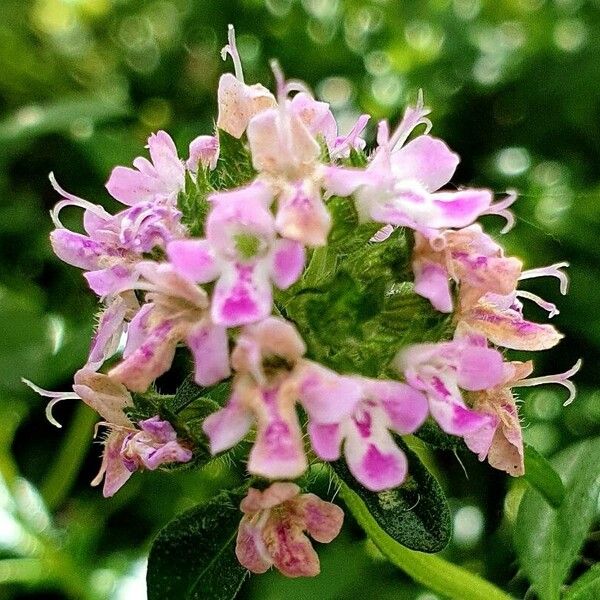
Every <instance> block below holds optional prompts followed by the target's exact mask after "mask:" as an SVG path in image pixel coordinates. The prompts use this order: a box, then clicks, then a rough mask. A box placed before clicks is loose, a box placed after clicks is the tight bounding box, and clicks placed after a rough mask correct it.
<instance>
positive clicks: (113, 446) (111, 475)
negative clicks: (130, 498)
mask: <svg viewBox="0 0 600 600" xmlns="http://www.w3.org/2000/svg"><path fill="white" fill-rule="evenodd" d="M126 435H127V434H126V433H124V432H121V431H118V430H117V431H113V432H111V433H110V434H109V436H108V438H107V439H106V441H105V442H104V452H103V454H102V466H101V467H100V471H99V473H98V475H96V477H95V478H94V480H93V481H92V485H98V484H99V483H100V482H101V481H102V479H104V487H103V490H102V495H103V496H104V497H105V498H110V497H111V496H114V495H115V494H116V493H117V492H118V491H119V490H120V489H121V487H123V485H125V483H126V482H127V480H128V479H129V478H130V477H131V471H130V470H129V469H127V467H126V466H125V464H124V463H123V461H122V459H121V448H122V446H123V442H124V440H125V437H126Z"/></svg>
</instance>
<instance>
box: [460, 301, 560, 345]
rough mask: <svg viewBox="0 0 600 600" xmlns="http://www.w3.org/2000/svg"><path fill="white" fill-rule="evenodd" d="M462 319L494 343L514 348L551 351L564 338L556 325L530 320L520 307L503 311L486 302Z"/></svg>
mask: <svg viewBox="0 0 600 600" xmlns="http://www.w3.org/2000/svg"><path fill="white" fill-rule="evenodd" d="M462 318H463V320H464V321H465V322H466V323H467V324H469V325H470V326H471V327H474V328H475V329H477V330H478V331H481V332H482V333H483V334H484V335H485V336H486V337H487V338H488V339H489V340H490V341H491V342H492V343H493V344H496V345H497V346H502V347H504V348H510V349H512V350H530V351H533V350H547V349H548V348H552V347H553V346H556V344H558V342H559V341H560V340H561V339H562V338H563V335H562V334H561V333H559V332H558V331H557V330H556V329H555V328H554V327H553V326H552V325H546V324H544V325H540V324H538V323H533V322H531V321H526V320H525V319H524V318H523V315H521V314H520V313H519V312H518V311H516V310H511V309H507V310H500V309H497V308H496V307H494V306H492V305H490V304H487V303H483V302H482V303H480V304H478V305H476V306H475V307H474V308H473V309H471V310H470V311H468V312H467V313H465V314H464V315H463V317H462Z"/></svg>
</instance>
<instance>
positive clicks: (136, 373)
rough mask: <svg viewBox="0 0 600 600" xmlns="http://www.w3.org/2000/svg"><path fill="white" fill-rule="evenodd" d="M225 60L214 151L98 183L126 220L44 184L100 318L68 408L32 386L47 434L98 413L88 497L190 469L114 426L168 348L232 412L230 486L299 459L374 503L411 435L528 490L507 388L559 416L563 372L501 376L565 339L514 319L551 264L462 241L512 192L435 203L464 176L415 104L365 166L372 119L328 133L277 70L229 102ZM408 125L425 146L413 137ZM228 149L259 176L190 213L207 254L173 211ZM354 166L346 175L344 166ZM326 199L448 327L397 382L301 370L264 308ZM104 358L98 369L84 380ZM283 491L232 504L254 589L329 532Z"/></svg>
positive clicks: (399, 472)
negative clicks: (408, 272) (340, 478)
mask: <svg viewBox="0 0 600 600" xmlns="http://www.w3.org/2000/svg"><path fill="white" fill-rule="evenodd" d="M227 55H230V56H231V57H232V58H233V62H234V66H235V74H231V73H227V74H225V75H223V76H222V77H221V79H220V82H219V89H218V101H219V115H218V120H217V127H218V131H217V133H216V134H215V135H201V136H200V137H198V138H196V139H195V140H193V141H192V142H191V144H190V147H189V158H188V159H187V160H185V161H184V160H183V159H181V158H180V157H179V156H178V153H177V149H176V147H175V144H174V142H173V140H172V139H171V138H170V137H169V135H168V134H167V133H165V132H164V131H160V132H158V133H157V134H153V135H151V136H150V138H149V139H148V150H149V153H150V158H151V160H148V159H146V158H142V157H139V158H136V159H135V160H134V161H133V167H134V168H129V167H116V168H115V169H114V170H113V172H112V173H111V175H110V178H109V180H108V183H107V184H106V189H107V190H108V192H109V193H110V195H111V196H113V198H115V199H116V200H117V201H119V202H120V203H122V204H123V205H124V206H125V208H124V209H123V210H122V211H120V212H118V213H117V214H114V215H111V214H109V213H108V212H106V211H105V210H104V209H103V208H102V207H101V206H99V205H96V204H93V203H91V202H88V201H87V200H83V199H81V198H78V197H76V196H74V195H72V194H70V193H68V192H66V191H64V190H63V189H62V188H61V187H60V186H59V185H58V184H57V183H56V180H55V179H54V177H53V176H51V181H52V184H53V186H54V188H55V189H56V191H57V192H58V193H59V194H60V195H61V197H62V200H61V201H60V202H59V203H58V204H57V206H56V208H55V209H54V210H53V211H52V218H53V221H54V223H55V225H56V229H55V230H54V231H53V232H52V233H51V236H50V237H51V243H52V247H53V249H54V251H55V253H56V254H57V256H58V257H60V258H61V259H62V260H63V261H65V262H67V263H69V264H71V265H73V266H75V267H78V268H80V269H83V270H84V277H85V278H86V280H87V282H88V284H89V287H90V288H91V289H92V291H93V292H95V293H96V294H97V295H98V296H99V298H100V301H101V303H102V306H103V309H102V312H101V314H100V318H99V322H98V326H97V329H96V332H95V335H94V338H93V340H92V344H91V349H90V354H89V359H88V362H87V364H86V365H85V366H84V367H83V368H82V369H81V370H80V371H79V372H78V373H77V374H76V376H75V382H74V385H73V391H72V392H67V393H57V392H47V391H45V390H41V389H40V388H37V387H36V386H33V384H30V385H32V387H34V389H36V390H37V391H39V392H40V393H41V394H44V395H48V396H50V397H51V398H52V402H51V403H50V405H49V409H48V414H49V418H50V419H52V420H53V417H52V415H51V408H52V405H53V404H54V403H55V402H56V401H57V400H60V399H67V398H70V399H81V400H83V401H84V402H85V403H86V404H88V405H89V406H91V407H92V408H93V409H94V410H96V411H97V412H98V413H99V414H100V416H101V417H102V419H103V421H102V424H103V425H104V426H105V427H106V428H107V431H108V435H107V436H106V439H105V441H104V456H103V461H102V468H101V471H100V473H99V475H98V477H97V478H96V480H95V483H98V482H99V481H100V480H102V479H103V478H104V494H105V495H106V496H110V495H112V494H114V493H115V492H116V491H117V490H118V489H119V487H120V486H122V485H123V484H124V483H125V482H126V480H127V479H128V478H129V476H130V475H131V474H132V473H133V472H134V471H136V470H138V469H156V468H157V467H159V466H160V465H163V464H165V463H177V462H187V461H190V460H191V458H192V451H193V444H192V441H190V440H188V439H186V438H185V437H183V438H181V437H178V434H177V433H176V431H175V429H174V428H173V426H172V425H171V424H170V423H169V422H168V421H165V420H164V419H162V418H161V416H159V415H155V416H152V417H150V418H146V419H142V420H139V421H137V422H133V421H132V420H131V418H130V416H129V415H130V414H132V413H131V408H132V407H133V404H134V401H135V396H136V394H144V393H145V392H147V391H148V390H149V389H150V388H151V387H152V386H153V385H154V382H155V381H156V380H157V378H159V377H160V376H161V375H163V374H164V373H166V372H167V371H168V370H169V369H170V367H171V364H172V361H173V359H174V356H175V354H176V351H177V348H178V347H180V346H182V345H185V346H186V347H187V348H188V349H189V351H190V353H191V356H192V357H193V362H194V374H193V378H194V380H195V382H196V383H197V384H198V385H200V386H203V387H210V386H212V385H214V384H217V383H219V382H221V381H223V380H229V379H230V381H231V394H230V397H229V399H228V401H227V402H226V403H225V404H224V405H223V406H222V407H220V408H219V409H218V410H217V411H216V412H213V413H212V414H210V415H209V416H208V417H207V418H206V419H205V420H204V422H203V431H204V433H205V434H206V436H207V439H208V442H209V449H210V452H211V453H212V454H214V455H217V454H219V453H221V452H224V451H226V450H229V449H230V448H233V447H234V446H236V445H237V444H238V443H239V442H241V441H242V440H252V441H253V443H252V449H251V451H250V454H249V458H248V462H247V471H248V472H249V473H250V474H252V475H253V476H256V477H260V478H264V479H266V480H268V481H272V480H291V479H297V478H299V477H300V476H302V475H303V474H304V473H305V472H306V470H307V468H308V465H309V461H311V460H313V461H314V460H322V461H337V460H340V459H341V458H342V457H343V459H344V460H345V462H346V463H347V466H348V469H349V470H350V472H351V473H352V475H353V476H354V477H355V478H356V479H357V480H358V482H360V484H362V485H363V486H364V487H365V488H367V489H368V490H371V491H373V492H380V491H383V490H389V489H391V488H394V487H396V486H399V485H401V484H402V483H403V481H404V480H405V478H406V476H407V473H408V469H409V466H408V461H407V458H406V456H405V454H404V452H403V451H402V450H401V448H400V447H399V446H398V444H397V443H396V441H395V436H398V435H400V436H401V435H406V434H410V433H413V432H415V431H417V430H418V429H419V428H420V426H421V425H422V424H423V423H424V422H425V421H426V420H427V419H432V420H433V421H435V422H436V423H437V424H438V425H439V427H440V428H441V429H442V430H443V431H444V432H446V433H447V434H450V435H454V436H460V437H462V438H464V441H465V443H466V445H467V446H468V448H470V449H471V450H472V451H473V452H475V453H476V454H477V455H478V457H479V459H480V460H484V459H486V458H487V459H488V462H489V463H490V465H492V466H493V467H495V468H497V469H501V470H504V471H506V472H508V473H509V474H511V475H514V476H517V475H521V474H523V472H524V466H523V441H522V435H521V426H520V422H519V415H518V411H517V406H516V403H515V399H514V396H513V392H512V390H513V388H516V387H523V386H531V385H538V384H544V383H559V384H562V385H564V386H566V387H567V388H568V389H569V390H570V392H571V396H570V398H569V400H571V399H572V397H573V393H574V390H573V385H572V383H571V382H570V380H569V378H570V377H571V376H572V375H573V374H574V373H575V372H576V370H577V368H578V366H579V365H578V364H577V365H576V366H575V367H574V368H573V369H571V370H570V371H568V372H566V373H563V374H560V375H556V376H546V377H537V378H529V375H530V373H531V371H532V368H533V367H532V363H531V362H530V361H529V362H526V363H521V362H516V361H511V360H508V359H506V358H505V354H504V351H503V349H516V350H544V349H548V348H551V347H552V346H554V345H555V344H556V343H558V341H559V340H560V338H561V335H560V334H559V333H558V332H557V331H556V330H555V329H554V328H553V327H552V326H550V325H548V324H538V323H534V322H531V321H528V320H527V319H526V318H525V317H524V315H523V304H522V300H529V301H533V302H535V303H537V304H538V305H539V306H541V307H542V308H544V309H546V310H547V311H548V312H549V314H550V316H553V315H554V314H556V313H557V312H558V311H557V309H556V307H555V306H554V305H553V304H550V303H548V302H546V301H545V300H543V299H541V298H539V297H537V296H535V295H534V294H532V293H530V292H527V291H524V290H520V289H518V286H519V283H520V282H521V281H523V280H526V279H530V278H532V277H540V276H553V277H556V278H558V279H559V281H560V291H561V292H562V293H563V294H564V293H566V288H567V278H566V275H565V274H564V272H563V270H562V269H563V268H564V267H566V266H567V265H566V263H560V264H556V265H552V266H550V267H547V268H541V269H531V270H523V267H522V264H521V261H520V260H518V259H516V258H512V257H507V256H505V255H504V252H503V249H502V248H501V246H500V245H498V243H497V242H496V241H494V240H493V239H492V238H491V237H490V236H489V235H488V234H487V233H485V232H484V231H483V229H482V227H481V226H480V225H479V224H478V223H476V220H477V219H478V218H479V217H481V216H482V215H494V214H495V215H500V216H503V217H504V218H506V219H507V228H506V229H508V228H510V225H511V224H512V214H511V213H510V210H509V206H510V205H511V204H512V202H514V200H515V198H516V196H515V195H514V194H512V193H511V194H508V195H507V197H506V198H504V199H501V200H500V201H498V202H495V201H494V196H493V194H492V193H491V192H490V191H489V190H485V189H468V188H465V189H458V190H445V189H442V188H444V186H445V185H446V184H448V182H449V181H450V179H451V178H452V176H453V174H454V171H455V169H456V167H457V165H458V162H459V158H458V156H457V155H456V154H455V153H454V152H452V151H451V150H450V149H449V148H448V146H447V145H446V144H445V143H444V142H443V141H442V140H440V139H437V138H435V137H432V136H431V135H429V131H430V128H431V123H430V122H429V120H428V119H427V115H428V113H429V111H428V110H427V109H426V108H425V107H424V105H423V100H422V98H421V96H419V99H418V102H417V103H416V105H415V106H413V107H409V108H408V109H407V110H406V112H405V114H404V117H403V119H402V121H401V123H400V124H399V125H398V127H397V128H396V129H395V130H394V131H393V132H392V133H390V130H389V127H388V124H387V123H386V122H385V121H382V122H381V123H379V124H378V126H377V135H376V145H375V147H374V149H373V150H372V152H371V153H370V154H368V155H367V154H366V153H365V152H364V148H365V140H364V139H363V138H362V137H361V136H362V135H363V133H364V131H365V127H366V125H367V122H368V120H369V117H368V115H362V116H360V117H359V118H358V120H357V122H356V124H355V126H354V127H353V128H352V130H351V131H350V132H349V133H348V134H347V135H340V133H339V131H338V127H337V123H336V120H335V118H334V116H333V114H332V112H331V110H330V107H329V105H328V104H326V103H325V102H320V101H318V100H316V99H315V98H313V96H312V95H311V93H310V91H309V90H308V89H307V88H306V87H305V86H304V85H303V84H301V83H298V82H287V81H285V79H284V77H283V75H282V73H281V70H280V69H279V67H278V66H277V64H274V65H273V72H274V75H275V80H276V90H275V94H272V93H271V92H270V91H269V90H268V89H266V88H265V87H263V86H262V85H260V84H255V85H248V84H246V83H245V81H244V77H243V71H242V66H241V61H240V57H239V55H238V52H237V48H236V44H235V36H234V32H233V28H230V32H229V44H228V45H227V46H226V47H225V48H224V50H223V56H224V58H225V57H226V56H227ZM420 126H424V129H425V130H424V132H421V133H419V134H418V135H415V133H414V132H415V130H416V129H420V128H421V127H420ZM224 135H227V136H229V137H230V138H235V139H237V140H240V142H239V143H240V145H241V146H243V148H245V149H246V151H247V152H248V153H249V160H250V162H251V169H252V170H253V172H254V175H253V176H252V178H251V180H247V181H240V186H239V187H237V188H235V189H222V188H219V187H218V186H213V188H212V190H211V191H210V192H209V193H208V194H206V199H205V200H206V202H207V204H208V207H209V208H208V212H207V216H206V218H205V220H204V222H203V223H202V225H203V237H198V238H194V237H191V235H190V233H189V228H188V227H187V226H186V223H187V222H189V220H190V217H191V218H192V219H193V218H196V219H200V218H201V217H200V214H197V215H194V214H192V215H183V214H182V213H183V212H184V206H189V205H188V203H186V202H185V199H186V198H187V196H188V194H189V192H188V187H189V186H192V187H196V189H197V190H198V189H199V187H200V186H199V185H198V182H199V181H200V179H202V180H203V181H205V182H206V181H211V178H210V176H211V173H212V172H214V171H215V170H218V168H219V164H220V152H221V147H220V146H221V144H220V140H221V139H224V138H223V136H224ZM409 140H410V141H409ZM357 156H359V157H361V158H362V159H363V161H362V163H360V161H355V160H353V158H356V157H357ZM357 164H362V166H356V165H357ZM249 167H250V165H249ZM234 175H235V174H234ZM215 181H216V179H215ZM333 196H335V197H337V198H342V199H344V200H345V202H347V203H348V205H349V206H350V207H351V208H352V210H354V211H355V213H356V215H357V216H358V219H359V221H360V222H363V223H365V222H371V223H375V224H380V227H381V229H380V231H379V232H378V233H377V234H376V235H375V236H373V237H372V238H370V239H369V238H367V239H365V240H364V244H366V245H369V244H370V245H375V244H379V243H383V242H384V241H385V240H386V239H387V238H388V237H389V236H390V235H391V234H392V232H393V231H394V229H396V228H398V227H401V228H405V229H407V230H410V231H412V237H411V238H410V239H414V246H413V248H412V257H411V261H412V270H413V273H414V292H415V293H416V294H418V295H420V296H422V297H424V298H426V299H427V300H428V301H429V302H430V303H431V305H432V307H433V308H434V309H435V310H437V311H439V312H440V313H448V314H451V315H452V317H451V318H452V320H451V323H452V328H453V331H454V333H453V336H452V337H451V338H450V337H446V338H445V339H443V340H440V341H438V342H435V343H422V344H410V345H405V346H399V347H398V348H394V351H395V352H396V353H397V355H396V358H395V359H394V360H393V361H392V364H391V367H392V369H393V372H394V373H395V377H394V378H393V379H385V378H370V377H365V376H364V374H361V373H360V372H355V373H348V372H345V373H339V372H336V370H335V369H333V368H332V366H331V365H327V364H323V363H324V361H321V362H319V361H317V360H316V359H315V357H314V356H311V353H310V352H309V350H308V349H307V345H306V344H305V341H304V340H303V337H302V336H301V335H300V333H299V330H302V328H303V327H306V324H301V323H296V324H294V323H292V322H290V321H289V320H286V319H285V318H284V317H283V316H281V314H280V312H279V311H278V310H277V307H276V306H275V304H274V298H277V294H279V293H281V292H280V290H287V289H289V288H291V286H293V285H294V284H296V283H298V282H301V279H302V276H303V273H304V271H305V264H306V262H307V257H310V256H312V255H313V254H314V253H315V249H316V248H319V247H323V246H326V245H327V243H328V236H329V234H330V231H331V230H332V227H334V219H333V218H332V215H331V212H330V210H329V208H328V203H329V199H330V198H331V197H333ZM66 206H76V207H80V208H81V209H83V229H84V231H85V233H77V232H73V231H70V230H69V229H67V228H65V227H64V226H63V225H62V223H61V221H60V220H59V213H60V211H61V210H62V209H63V208H64V207H66ZM183 216H186V217H187V220H185V219H183ZM398 252H400V249H398ZM293 289H294V288H293V287H292V291H293ZM115 355H118V360H116V361H115V359H113V357H114V356H115ZM108 359H113V360H111V366H110V368H105V369H104V371H106V372H100V369H101V368H103V365H105V363H106V361H107V360H108ZM299 408H300V409H301V410H298V409H299ZM54 422H55V421H54ZM304 431H306V432H307V434H308V435H307V436H306V439H305V436H304ZM300 491H301V490H300V488H299V487H298V486H297V485H296V484H293V483H291V482H289V481H288V482H285V483H284V482H281V481H280V482H276V483H273V484H272V485H271V487H269V488H267V489H266V490H265V491H264V492H261V491H259V490H257V489H254V488H251V489H250V490H249V492H248V496H247V497H246V499H245V500H244V501H243V502H242V505H241V510H242V512H243V513H244V515H245V516H244V517H243V519H242V523H241V525H240V530H239V536H238V542H237V555H238V558H239V559H240V561H241V563H242V564H243V565H244V566H246V567H247V568H248V569H250V570H251V571H254V572H257V573H258V572H263V571H265V570H266V569H268V568H269V567H270V566H271V565H275V566H276V567H277V568H278V569H279V570H281V571H282V572H283V573H284V574H287V575H290V576H298V575H314V574H316V573H317V572H318V568H319V566H318V558H317V556H316V554H315V552H314V550H313V549H312V547H311V545H310V542H309V541H308V539H307V538H306V537H305V535H304V531H308V533H310V535H311V536H312V537H313V538H314V539H316V540H318V541H321V542H328V541H331V540H332V539H333V538H334V537H335V536H336V535H337V533H338V531H339V529H340V527H341V521H342V513H341V510H340V509H339V508H338V507H336V506H335V505H332V504H330V503H327V502H324V501H322V500H320V499H318V498H317V497H316V496H314V495H313V494H301V493H300Z"/></svg>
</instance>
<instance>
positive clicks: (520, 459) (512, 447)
mask: <svg viewBox="0 0 600 600" xmlns="http://www.w3.org/2000/svg"><path fill="white" fill-rule="evenodd" d="M499 412H500V415H501V416H500V418H501V426H500V427H499V428H498V430H497V431H496V435H495V436H494V439H493V441H492V445H491V447H490V450H489V452H488V462H489V463H490V466H492V467H494V468H495V469H499V470H501V471H505V472H506V473H508V474H509V475H512V476H513V477H520V476H521V475H523V473H524V472H525V464H524V455H523V434H522V432H521V424H520V422H519V415H518V412H517V407H516V405H515V402H514V399H513V398H512V394H511V393H510V392H508V393H507V395H506V402H505V403H504V404H502V405H501V406H500V407H499Z"/></svg>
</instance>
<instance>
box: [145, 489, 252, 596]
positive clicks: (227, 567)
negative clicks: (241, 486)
mask: <svg viewBox="0 0 600 600" xmlns="http://www.w3.org/2000/svg"><path fill="white" fill-rule="evenodd" d="M244 495H245V490H236V491H224V492H221V493H220V494H218V495H217V496H215V497H214V498H213V499H211V500H210V501H209V502H207V503H206V504H203V505H201V506H197V507H195V508H193V509H191V510H189V511H187V512H185V513H183V514H182V515H180V516H179V517H177V518H175V519H174V520H173V521H171V522H170V523H169V524H168V525H166V526H165V527H164V528H163V529H161V530H160V531H159V533H158V535H157V536H156V539H155V540H154V543H153V544H152V548H151V549H150V556H149V558H148V572H147V575H146V582H147V586H148V600H229V599H231V598H235V596H236V594H237V592H238V590H239V589H240V586H241V585H242V582H243V581H244V577H245V576H246V569H244V567H242V566H241V565H240V564H239V562H238V560H237V558H236V556H235V539H236V534H237V528H238V525H239V522H240V519H241V513H240V511H239V508H238V506H239V503H240V501H241V500H242V498H243V497H244Z"/></svg>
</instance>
